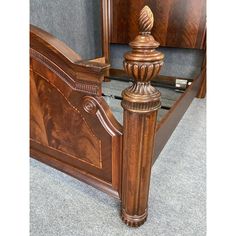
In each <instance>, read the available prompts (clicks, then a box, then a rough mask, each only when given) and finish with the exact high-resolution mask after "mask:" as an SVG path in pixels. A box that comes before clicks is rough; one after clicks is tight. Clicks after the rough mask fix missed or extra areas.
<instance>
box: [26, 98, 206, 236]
mask: <svg viewBox="0 0 236 236" xmlns="http://www.w3.org/2000/svg"><path fill="white" fill-rule="evenodd" d="M119 211H120V203H119V201H118V200H116V199H113V198H112V197H110V196H108V195H106V194H105V193H102V192H100V191H98V190H96V189H95V188H93V187H91V186H88V185H86V184H84V183H82V182H80V181H78V180H76V179H74V178H72V177H70V176H68V175H66V174H63V173H61V172H59V171H57V170H55V169H53V168H51V167H49V166H46V165H44V164H42V163H40V162H38V161H36V160H33V159H31V161H30V235H31V236H54V235H55V236H74V235H76V236H113V235H115V236H131V235H135V236H145V235H148V236H149V235H150V236H154V235H157V236H204V235H206V100H205V99H194V101H193V103H192V104H191V106H190V107H189V109H188V110H187V112H186V113H185V115H184V117H183V118H182V120H181V121H180V123H179V125H178V126H177V128H176V129H175V131H174V133H173V134H172V136H171V138H170V139H169V141H168V143H167V144H166V146H165V148H164V149H163V151H162V152H161V154H160V156H159V158H158V159H157V161H156V163H155V164H154V166H153V168H152V177H151V187H150V196H149V216H148V219H147V222H146V223H145V224H144V225H143V226H141V227H139V228H129V227H128V226H126V225H125V224H123V223H122V221H121V220H120V218H119Z"/></svg>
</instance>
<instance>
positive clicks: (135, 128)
mask: <svg viewBox="0 0 236 236" xmlns="http://www.w3.org/2000/svg"><path fill="white" fill-rule="evenodd" d="M152 26H153V15H152V12H151V10H150V8H148V7H147V6H145V7H144V8H143V9H142V11H141V13H140V17H139V29H140V32H141V33H140V34H139V35H138V36H137V37H136V38H135V40H134V41H132V42H131V43H130V46H131V47H132V52H128V53H126V54H125V56H124V57H125V60H124V69H125V71H126V72H127V74H128V75H129V76H131V75H132V76H133V78H134V82H133V85H132V86H130V87H129V88H127V89H125V90H124V91H123V92H122V97H123V100H122V103H121V105H122V107H123V108H124V116H123V120H124V128H123V134H124V138H123V163H122V198H121V200H122V206H121V216H122V220H123V221H124V222H125V223H126V224H127V225H129V226H133V227H137V226H140V225H142V224H143V223H144V222H145V221H146V219H147V212H148V210H147V205H148V194H149V184H150V175H151V165H152V159H153V147H154V135H155V127H156V120H157V111H158V109H159V108H160V106H161V102H160V92H159V91H158V90H157V89H156V88H154V87H152V85H151V84H150V80H151V79H152V78H153V77H154V76H155V75H156V74H158V73H159V71H160V69H161V66H162V64H163V58H164V55H163V54H162V53H160V52H157V51H155V48H157V47H158V45H159V44H158V43H157V42H156V41H155V40H154V38H153V37H152V36H151V35H150V31H151V29H152Z"/></svg>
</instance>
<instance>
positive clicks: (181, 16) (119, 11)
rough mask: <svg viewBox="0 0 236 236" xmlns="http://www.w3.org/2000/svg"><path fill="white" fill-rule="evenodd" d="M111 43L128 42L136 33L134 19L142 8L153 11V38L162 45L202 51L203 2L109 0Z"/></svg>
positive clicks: (197, 0) (189, 0) (204, 19)
mask: <svg viewBox="0 0 236 236" xmlns="http://www.w3.org/2000/svg"><path fill="white" fill-rule="evenodd" d="M111 2H112V9H111V11H112V14H111V22H112V23H111V28H112V32H111V41H110V42H111V43H128V42H130V41H131V40H133V39H134V38H135V36H136V35H137V34H138V32H139V30H138V25H137V16H138V14H139V12H140V10H141V9H142V8H143V7H144V5H148V6H149V7H150V8H151V10H152V11H153V14H154V18H155V23H154V26H153V30H152V35H153V36H154V38H155V39H156V40H157V41H158V42H160V45H161V46H167V47H181V48H198V49H202V48H203V47H204V46H203V41H204V37H205V25H206V1H205V0H140V1H133V0H111Z"/></svg>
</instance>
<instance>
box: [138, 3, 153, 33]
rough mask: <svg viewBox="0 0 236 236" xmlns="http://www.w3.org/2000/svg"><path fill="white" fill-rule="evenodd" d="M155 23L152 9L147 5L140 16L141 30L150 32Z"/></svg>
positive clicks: (141, 31)
mask: <svg viewBox="0 0 236 236" xmlns="http://www.w3.org/2000/svg"><path fill="white" fill-rule="evenodd" d="M153 23H154V17H153V13H152V11H151V9H150V8H149V7H148V6H145V7H144V8H143V9H142V10H141V12H140V16H139V32H140V33H141V34H150V33H151V30H152V27H153Z"/></svg>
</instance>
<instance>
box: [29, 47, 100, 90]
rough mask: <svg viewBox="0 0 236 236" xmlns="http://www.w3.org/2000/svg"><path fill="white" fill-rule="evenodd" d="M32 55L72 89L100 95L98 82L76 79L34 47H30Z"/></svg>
mask: <svg viewBox="0 0 236 236" xmlns="http://www.w3.org/2000/svg"><path fill="white" fill-rule="evenodd" d="M30 56H31V57H32V58H34V59H35V60H37V61H39V62H40V63H42V64H43V65H44V66H46V67H47V68H48V69H49V70H51V71H52V72H53V73H55V74H56V75H57V76H59V77H60V78H61V79H62V80H63V81H64V82H65V83H66V84H68V85H69V86H70V87H71V88H72V89H74V90H77V91H80V92H84V93H89V94H93V95H99V87H98V86H97V85H96V84H89V83H86V82H84V81H79V82H78V81H75V80H73V79H72V78H71V76H69V75H68V74H66V73H65V72H64V71H63V70H61V69H60V68H59V67H58V66H57V65H56V64H54V63H53V62H52V61H51V60H50V59H48V58H47V57H45V56H44V55H43V54H41V53H39V52H37V51H36V50H34V49H33V48H30Z"/></svg>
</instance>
